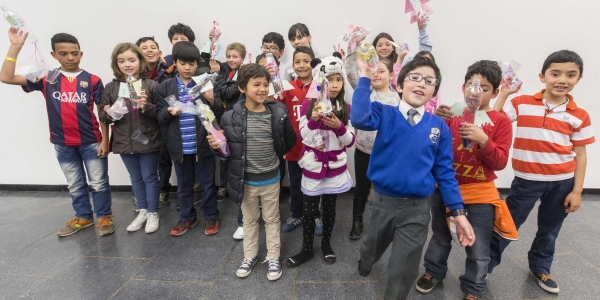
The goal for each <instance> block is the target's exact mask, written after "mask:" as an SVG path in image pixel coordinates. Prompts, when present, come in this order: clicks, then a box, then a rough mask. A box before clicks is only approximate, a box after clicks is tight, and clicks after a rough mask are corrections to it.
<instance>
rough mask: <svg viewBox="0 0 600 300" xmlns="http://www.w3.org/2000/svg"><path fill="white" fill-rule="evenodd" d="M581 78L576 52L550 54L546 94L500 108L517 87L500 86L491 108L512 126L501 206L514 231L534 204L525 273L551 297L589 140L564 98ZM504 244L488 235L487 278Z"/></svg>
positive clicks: (586, 120)
mask: <svg viewBox="0 0 600 300" xmlns="http://www.w3.org/2000/svg"><path fill="white" fill-rule="evenodd" d="M582 74H583V60H582V59H581V57H580V56H579V55H578V54H577V53H575V52H572V51H568V50H561V51H557V52H554V53H552V54H550V56H548V58H546V61H544V65H543V67H542V73H541V74H540V75H539V76H540V81H541V82H542V83H544V84H545V85H546V89H544V90H542V91H540V92H539V93H537V94H535V95H522V96H518V97H515V98H514V99H513V100H512V101H511V103H510V104H508V105H506V107H504V104H505V102H506V99H507V98H508V96H509V95H510V94H513V93H515V92H516V91H517V90H518V89H519V88H520V86H519V87H516V88H515V89H509V88H508V87H506V86H503V88H502V90H501V92H500V95H499V96H498V99H497V101H496V104H495V105H494V109H496V110H498V111H503V112H504V114H506V115H507V116H508V117H509V118H510V119H512V120H513V121H517V130H516V134H515V141H514V144H513V147H514V150H513V159H512V165H513V169H514V170H515V179H514V180H513V182H512V185H511V188H510V193H509V194H508V197H507V198H506V204H507V205H508V208H509V209H510V212H511V214H512V217H513V219H514V221H515V225H516V226H517V228H519V227H520V226H521V225H522V224H523V223H524V222H525V220H526V219H527V216H528V215H529V213H530V212H531V210H532V209H533V207H534V205H535V202H536V201H537V200H538V199H540V202H541V203H540V206H539V212H538V222H537V223H538V231H537V234H536V237H535V239H534V241H533V244H532V246H531V249H530V250H529V253H528V258H529V270H530V272H531V274H532V275H533V276H534V277H535V278H536V279H537V280H538V283H539V285H540V287H542V289H544V290H546V291H548V292H551V293H558V292H559V288H558V285H557V284H556V282H555V281H554V280H553V279H552V277H551V276H550V267H551V265H552V259H553V256H554V250H555V244H556V238H557V237H558V233H559V232H560V228H561V226H562V223H563V221H564V219H565V218H566V217H567V215H568V213H571V212H575V211H576V210H577V209H579V206H580V204H581V192H582V190H583V180H584V178H585V168H586V164H587V156H586V150H585V147H586V145H589V144H591V143H593V142H594V141H595V138H594V134H593V131H592V126H591V122H590V117H589V115H588V112H587V111H586V110H585V109H584V108H582V107H580V106H578V105H577V104H576V103H575V101H574V100H573V96H571V95H569V94H568V93H569V92H570V91H571V90H572V89H573V88H574V87H575V85H576V84H577V83H578V82H579V80H580V79H581V77H582ZM503 107H504V109H502V108H503ZM509 242H510V241H509V240H506V239H502V238H500V237H498V236H496V235H495V236H494V238H493V239H492V243H491V246H490V247H491V249H490V257H491V261H490V264H489V266H488V273H491V272H492V270H493V268H494V267H495V266H497V265H499V264H500V260H501V256H502V252H503V251H504V249H505V248H506V246H508V244H509Z"/></svg>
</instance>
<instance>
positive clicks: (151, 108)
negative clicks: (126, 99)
mask: <svg viewBox="0 0 600 300" xmlns="http://www.w3.org/2000/svg"><path fill="white" fill-rule="evenodd" d="M122 82H125V81H124V80H120V79H119V80H118V79H113V81H111V82H109V83H108V84H107V85H106V87H105V88H104V93H102V101H101V104H100V111H99V112H98V116H99V118H100V121H102V122H104V123H106V124H111V123H114V124H115V127H114V131H113V132H112V135H113V138H112V152H113V153H114V154H134V153H146V152H153V151H158V150H160V148H161V147H162V138H161V134H160V129H159V126H158V120H157V119H156V108H155V105H156V87H157V85H158V84H157V83H156V82H155V81H154V80H150V79H142V88H143V89H144V90H145V91H146V95H147V96H148V98H147V99H146V108H145V109H144V111H143V112H142V111H141V110H138V111H137V112H136V111H130V112H128V113H127V114H126V115H124V116H123V117H122V118H121V119H120V120H117V121H115V120H113V119H111V118H110V117H109V116H108V114H107V113H106V112H104V107H105V106H112V105H113V104H114V103H115V101H117V99H118V98H119V87H120V86H121V83H122ZM138 116H139V123H138ZM138 124H139V128H140V130H141V132H142V133H143V134H144V135H145V136H146V137H147V138H148V143H147V144H145V145H144V144H141V143H138V142H135V141H134V140H132V139H131V134H132V133H133V132H134V131H136V130H138Z"/></svg>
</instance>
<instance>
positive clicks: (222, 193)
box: [217, 187, 227, 202]
mask: <svg viewBox="0 0 600 300" xmlns="http://www.w3.org/2000/svg"><path fill="white" fill-rule="evenodd" d="M225 199H227V188H224V187H220V188H219V190H218V191H217V202H223V200H225Z"/></svg>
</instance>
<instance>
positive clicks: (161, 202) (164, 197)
mask: <svg viewBox="0 0 600 300" xmlns="http://www.w3.org/2000/svg"><path fill="white" fill-rule="evenodd" d="M167 205H169V192H168V191H167V192H160V194H159V195H158V208H163V207H165V206H167Z"/></svg>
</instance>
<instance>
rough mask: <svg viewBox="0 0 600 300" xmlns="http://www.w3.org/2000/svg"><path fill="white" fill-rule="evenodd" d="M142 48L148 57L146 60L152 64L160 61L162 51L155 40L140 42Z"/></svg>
mask: <svg viewBox="0 0 600 300" xmlns="http://www.w3.org/2000/svg"><path fill="white" fill-rule="evenodd" d="M140 49H141V50H142V53H144V56H145V57H146V61H148V63H149V64H150V65H154V64H156V63H158V61H159V60H160V57H161V56H162V52H161V51H160V50H159V49H158V46H157V45H156V43H155V42H154V41H153V40H147V41H145V42H143V43H140Z"/></svg>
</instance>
